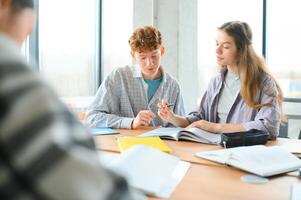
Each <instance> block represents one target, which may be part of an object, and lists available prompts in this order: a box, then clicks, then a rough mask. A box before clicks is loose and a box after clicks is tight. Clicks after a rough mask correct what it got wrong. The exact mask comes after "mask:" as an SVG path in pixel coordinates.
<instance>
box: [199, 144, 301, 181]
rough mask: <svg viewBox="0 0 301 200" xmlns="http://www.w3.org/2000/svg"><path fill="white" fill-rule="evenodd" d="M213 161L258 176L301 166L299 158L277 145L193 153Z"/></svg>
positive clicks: (270, 174) (279, 172)
mask: <svg viewBox="0 0 301 200" xmlns="http://www.w3.org/2000/svg"><path fill="white" fill-rule="evenodd" d="M195 155H196V156H197V157H199V158H204V159H207V160H211V161H214V162H218V163H222V164H226V165H230V166H233V167H237V168H239V169H242V170H244V171H247V172H251V173H253V174H256V175H259V176H264V177H266V176H273V175H277V174H281V173H286V172H290V171H295V170H297V169H299V168H301V160H300V159H299V158H298V157H296V156H295V155H293V154H291V153H289V152H287V151H285V150H283V149H282V148H280V147H278V146H273V147H266V146H264V145H254V146H244V147H236V148H230V149H222V150H215V151H205V152H198V153H196V154H195Z"/></svg>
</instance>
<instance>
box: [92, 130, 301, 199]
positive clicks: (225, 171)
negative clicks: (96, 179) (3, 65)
mask: <svg viewBox="0 0 301 200" xmlns="http://www.w3.org/2000/svg"><path fill="white" fill-rule="evenodd" d="M118 131H119V132H120V133H121V134H122V135H132V136H135V135H139V134H142V133H144V132H145V131H148V130H147V129H144V130H118ZM116 136H117V135H105V136H95V137H94V139H95V143H96V145H97V147H98V149H99V150H101V151H110V152H119V149H118V146H117V142H116ZM164 142H165V143H166V144H167V145H168V146H169V147H170V148H171V149H172V152H171V154H172V155H175V156H177V157H179V158H180V159H182V160H185V161H188V162H190V163H191V167H190V169H189V170H188V172H187V174H186V175H185V176H184V178H183V180H182V181H181V182H180V184H179V185H178V186H177V188H176V190H175V191H174V192H173V194H172V196H171V197H170V199H175V200H177V199H179V200H180V199H185V200H189V199H202V200H207V199H208V200H215V199H223V200H227V199H229V200H230V199H231V200H235V199H239V200H243V199H248V200H253V199H254V200H261V199H262V200H263V199H273V200H274V199H275V200H277V199H279V200H285V199H287V200H288V199H290V190H291V185H292V184H293V183H301V179H299V178H297V177H296V175H297V173H289V174H283V175H279V176H274V177H270V178H269V182H268V183H266V184H259V185H256V184H247V183H244V182H242V181H240V177H241V176H243V175H246V174H247V173H246V172H243V171H241V170H238V169H235V168H232V167H228V166H224V165H221V164H217V163H213V162H211V161H207V160H203V159H200V158H197V157H195V156H194V153H196V152H199V151H206V150H214V149H221V148H222V147H220V146H217V145H208V144H200V143H195V142H186V141H180V142H176V141H172V140H164ZM286 143H297V144H300V145H301V141H300V140H290V139H286V138H278V140H277V141H269V142H268V146H271V145H283V144H286ZM150 199H158V198H155V197H150Z"/></svg>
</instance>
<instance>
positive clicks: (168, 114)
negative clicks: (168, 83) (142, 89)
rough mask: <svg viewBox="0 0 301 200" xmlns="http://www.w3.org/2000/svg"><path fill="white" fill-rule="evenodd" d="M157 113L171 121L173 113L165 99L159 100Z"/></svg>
mask: <svg viewBox="0 0 301 200" xmlns="http://www.w3.org/2000/svg"><path fill="white" fill-rule="evenodd" d="M157 106H158V115H159V117H160V118H161V119H163V120H165V121H168V122H170V123H172V121H173V119H174V113H173V111H172V110H171V109H170V107H171V106H170V105H169V104H168V102H167V101H165V100H162V101H161V102H159V103H158V105H157Z"/></svg>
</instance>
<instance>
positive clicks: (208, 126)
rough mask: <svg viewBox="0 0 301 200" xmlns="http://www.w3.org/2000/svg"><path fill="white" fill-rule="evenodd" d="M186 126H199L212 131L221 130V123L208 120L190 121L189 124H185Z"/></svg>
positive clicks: (217, 131) (218, 131)
mask: <svg viewBox="0 0 301 200" xmlns="http://www.w3.org/2000/svg"><path fill="white" fill-rule="evenodd" d="M186 128H199V129H203V130H205V131H209V132H212V133H220V132H221V124H219V123H213V122H208V121H206V120H199V121H195V122H193V123H191V124H190V125H189V126H187V127H186Z"/></svg>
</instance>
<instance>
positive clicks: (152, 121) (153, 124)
mask: <svg viewBox="0 0 301 200" xmlns="http://www.w3.org/2000/svg"><path fill="white" fill-rule="evenodd" d="M147 109H148V110H150V111H151V112H153V111H152V110H151V108H150V107H149V105H148V106H147ZM151 123H152V127H156V125H155V123H154V119H152V120H151Z"/></svg>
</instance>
